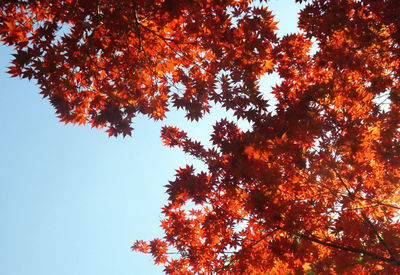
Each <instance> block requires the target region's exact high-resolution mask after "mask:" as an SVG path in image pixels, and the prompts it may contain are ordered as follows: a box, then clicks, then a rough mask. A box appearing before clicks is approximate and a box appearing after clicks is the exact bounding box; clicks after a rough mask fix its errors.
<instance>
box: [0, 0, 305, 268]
mask: <svg viewBox="0 0 400 275" xmlns="http://www.w3.org/2000/svg"><path fill="white" fill-rule="evenodd" d="M271 6H272V8H273V10H274V13H275V14H276V15H277V17H276V18H277V20H278V21H279V23H278V27H279V28H280V32H281V33H287V32H293V31H294V30H295V25H296V19H297V12H298V7H297V6H295V5H294V4H293V2H292V1H278V0H271ZM9 61H10V49H8V48H5V47H4V46H2V47H0V87H1V88H0V131H1V135H0V274H1V275H3V274H4V275H64V274H65V275H110V274H118V275H125V274H126V275H128V274H130V275H131V274H139V275H141V274H143V275H147V274H149V275H151V274H161V273H162V268H161V267H157V266H154V265H153V262H152V259H151V257H150V256H148V255H143V254H138V253H133V252H131V251H130V246H131V245H132V244H133V242H134V241H135V240H137V239H144V240H150V239H152V238H154V237H159V236H161V235H162V231H161V230H160V229H159V221H160V217H161V216H160V211H161V210H160V209H161V207H162V206H163V205H164V203H165V201H166V195H165V194H164V191H165V189H164V187H163V186H164V185H165V184H167V182H168V180H172V179H173V175H174V174H175V169H177V168H178V167H179V166H183V165H185V164H186V163H189V164H191V163H193V164H195V165H200V164H199V163H198V162H197V161H196V160H193V159H191V158H189V157H187V156H185V155H184V154H183V153H181V152H180V151H179V150H174V149H170V148H166V147H163V146H162V143H161V140H160V138H159V135H160V127H161V126H162V125H164V124H169V125H170V124H173V125H178V126H180V127H181V128H182V129H184V130H187V131H188V133H189V134H190V135H191V136H193V137H198V138H200V139H202V140H205V141H207V140H208V139H209V137H208V134H209V133H210V131H211V129H212V124H213V121H214V120H215V119H217V118H219V117H222V116H223V115H224V112H218V111H216V112H212V113H211V115H209V116H208V117H207V118H206V119H205V120H203V121H202V122H201V123H199V124H197V123H188V122H186V121H185V120H184V117H183V115H182V114H180V113H176V112H174V113H171V114H170V117H169V119H168V120H166V121H165V122H160V123H154V122H153V121H149V120H148V119H147V118H143V117H141V118H138V119H136V120H135V122H134V128H135V131H134V133H133V137H132V138H130V137H128V138H125V139H124V138H122V137H118V138H109V137H108V136H107V134H106V133H105V132H104V131H103V130H98V129H90V127H89V126H73V125H70V124H68V125H64V124H63V123H60V122H58V119H57V118H56V116H55V115H54V110H53V108H52V107H51V106H50V104H49V103H48V102H47V100H43V99H42V98H41V96H40V95H39V94H38V93H39V90H38V88H37V87H36V86H35V83H34V82H33V81H32V82H28V81H26V80H21V79H17V78H10V77H9V75H7V74H6V73H5V72H6V70H7V69H6V67H7V66H9ZM263 89H264V90H265V91H266V92H268V89H269V88H268V85H267V82H265V83H264V85H263Z"/></svg>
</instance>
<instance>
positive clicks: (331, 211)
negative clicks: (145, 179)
mask: <svg viewBox="0 0 400 275" xmlns="http://www.w3.org/2000/svg"><path fill="white" fill-rule="evenodd" d="M297 2H306V5H305V7H304V8H303V9H302V10H301V12H300V15H299V28H300V29H301V31H300V32H298V33H295V34H291V35H286V36H284V37H282V38H278V37H277V35H276V26H275V25H276V23H275V22H274V20H273V16H272V14H271V12H270V11H269V10H268V2H267V1H260V3H252V1H248V0H238V1H234V0H230V1H229V0H204V1H186V0H164V1H124V0H122V1H121V0H119V1H117V0H115V1H114V0H110V1H100V0H98V1H81V0H62V1H54V0H43V1H28V0H25V1H24V0H16V1H11V0H10V1H7V0H6V1H2V2H1V3H0V7H1V9H0V10H1V14H0V37H1V39H2V41H3V42H4V43H5V44H6V45H12V46H14V48H15V50H16V53H15V54H14V59H13V65H12V66H11V67H10V73H11V74H12V75H13V76H21V77H27V78H34V79H36V80H37V82H38V84H39V86H40V88H41V93H42V94H43V96H44V97H48V98H49V99H50V101H51V103H52V104H53V105H54V107H55V108H56V110H57V113H58V115H59V116H60V118H61V120H62V121H65V122H72V123H87V122H88V123H90V124H92V125H93V126H95V127H103V126H106V127H107V128H108V129H107V131H108V133H109V134H110V135H118V134H123V135H126V134H130V133H131V130H132V128H131V121H132V119H133V118H134V116H135V115H136V114H137V113H143V114H147V115H149V116H150V117H152V118H154V119H162V118H163V117H164V116H165V112H166V111H167V110H168V106H169V105H171V106H174V107H176V108H183V109H184V110H185V111H186V113H187V118H189V119H196V120H197V119H200V118H201V116H202V115H203V114H204V113H205V112H207V111H208V110H209V108H210V106H211V105H213V104H215V103H221V104H222V106H223V107H224V108H226V109H227V110H232V111H233V112H234V116H235V117H236V118H241V119H244V120H245V121H247V122H249V123H250V125H251V127H250V129H249V130H246V131H244V130H241V129H240V128H239V127H238V125H237V123H236V122H235V121H229V120H228V119H223V120H221V121H219V122H217V123H216V124H215V126H214V131H213V134H212V135H211V141H212V147H206V146H203V145H202V144H201V143H200V142H198V141H194V140H192V139H191V138H190V137H189V135H188V134H187V133H186V132H184V131H182V130H180V129H178V128H177V127H174V126H165V127H164V128H163V129H162V135H161V136H162V139H163V142H164V144H165V145H166V146H171V147H175V146H177V147H180V148H182V150H184V151H185V152H186V153H188V154H190V155H192V156H193V157H195V158H197V159H200V160H201V161H203V162H204V164H205V165H206V167H207V170H206V171H201V172H196V171H195V169H194V168H193V167H192V166H186V167H183V168H180V169H178V170H177V174H176V178H175V180H173V181H170V182H169V184H168V185H167V186H166V187H167V193H168V195H169V199H168V203H167V204H166V206H165V207H164V208H163V211H162V213H163V215H164V218H163V220H162V223H161V226H162V228H163V230H164V232H165V236H164V237H163V238H162V239H154V240H152V241H150V242H144V241H137V242H136V243H135V244H134V245H133V247H132V248H133V249H134V250H136V251H141V252H145V253H151V254H152V255H153V257H154V259H155V263H157V264H163V265H164V266H165V272H166V273H167V274H214V273H215V274H224V273H225V274H276V273H278V274H279V273H285V272H287V273H289V274H291V273H300V274H301V273H307V272H308V274H320V273H323V274H335V273H356V272H359V273H370V272H384V273H386V274H396V273H398V272H400V223H399V209H400V194H399V187H398V185H399V179H400V144H399V140H400V132H399V124H400V83H399V76H400V75H399V74H400V64H399V62H400V61H399V60H400V58H399V57H400V46H399V43H400V18H399V17H398V14H400V4H399V2H398V1H397V0H363V1H357V0H338V1H333V0H313V1H301V0H298V1H297ZM313 41H314V42H313ZM313 45H314V48H315V53H313V52H312V51H311V50H312V47H313ZM272 72H276V73H278V74H279V76H280V77H281V79H282V82H281V83H280V84H277V85H276V86H275V87H274V88H273V95H274V97H275V98H276V100H277V104H276V106H275V108H274V109H273V110H269V109H268V108H267V107H268V100H267V99H266V98H265V97H264V96H263V94H262V93H261V92H260V91H259V89H258V81H259V78H260V76H262V75H264V74H266V73H272Z"/></svg>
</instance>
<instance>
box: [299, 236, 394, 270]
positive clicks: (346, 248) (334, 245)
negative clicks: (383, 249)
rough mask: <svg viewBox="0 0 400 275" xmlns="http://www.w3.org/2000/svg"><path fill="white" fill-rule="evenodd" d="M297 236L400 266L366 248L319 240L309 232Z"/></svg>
mask: <svg viewBox="0 0 400 275" xmlns="http://www.w3.org/2000/svg"><path fill="white" fill-rule="evenodd" d="M297 236H299V237H301V238H303V239H306V240H309V241H311V242H315V243H318V244H321V245H324V246H328V247H332V248H336V249H340V250H343V251H347V252H353V253H357V254H363V255H367V256H369V257H371V258H373V259H375V260H378V261H382V262H386V263H390V264H394V265H397V266H400V262H399V261H397V260H396V259H394V258H386V257H383V256H381V255H378V254H376V253H373V252H369V251H366V250H364V249H361V248H355V247H350V246H343V245H339V244H335V243H331V242H327V241H323V240H320V239H318V238H316V237H314V236H313V235H311V234H310V236H308V235H305V234H303V233H298V234H297Z"/></svg>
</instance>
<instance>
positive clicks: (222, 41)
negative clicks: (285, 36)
mask: <svg viewBox="0 0 400 275" xmlns="http://www.w3.org/2000/svg"><path fill="white" fill-rule="evenodd" d="M0 12H1V13H0V37H1V38H2V41H3V42H4V43H5V44H6V45H10V46H14V47H15V50H16V53H15V54H14V59H13V66H11V67H10V71H9V72H10V73H11V74H12V75H13V76H20V77H27V78H29V79H31V78H34V79H36V80H37V82H38V85H39V86H40V88H41V93H42V94H43V96H44V97H47V98H49V100H50V102H51V103H52V105H53V106H54V107H55V109H56V111H57V114H58V115H59V117H60V118H61V120H62V121H65V122H66V123H67V122H72V123H79V124H82V123H83V124H84V123H86V122H88V123H90V124H91V125H92V126H94V127H103V126H107V127H108V133H109V134H110V135H117V134H120V133H122V134H123V135H127V134H128V135H130V134H131V131H132V128H131V122H132V118H133V117H134V116H135V114H137V113H142V114H146V115H148V116H150V117H151V118H154V119H162V118H164V117H165V112H166V111H167V110H168V104H169V102H170V101H171V102H172V104H173V106H175V107H177V108H183V109H185V110H186V111H187V117H188V118H190V119H192V120H193V119H196V120H197V119H199V118H200V117H201V116H202V115H203V114H204V112H207V111H208V108H209V106H210V101H211V102H215V101H218V100H220V95H219V94H218V92H217V91H216V88H215V87H216V86H217V85H218V83H219V82H220V76H221V74H222V73H223V72H225V71H230V72H231V73H232V74H230V76H229V78H230V79H232V80H233V81H234V82H236V83H238V82H240V81H241V80H243V79H244V76H243V73H244V72H246V73H247V74H249V76H248V77H249V78H255V76H256V75H260V74H263V73H265V71H266V70H267V69H268V66H266V65H267V64H266V61H267V60H269V59H270V57H269V55H270V48H271V43H273V42H274V41H276V40H277V39H276V37H275V34H274V32H273V31H272V29H270V28H264V31H263V30H262V29H260V30H259V29H258V26H260V25H267V26H268V25H269V24H273V21H272V16H271V14H270V13H269V12H266V11H265V10H264V9H258V8H256V7H252V6H251V5H249V3H248V1H233V0H221V1H212V0H208V1H188V0H165V1H154V0H153V1H137V0H110V1H102V0H97V1H81V0H62V1H54V0H42V1H25V0H17V1H14V0H13V1H9V0H5V1H1V4H0ZM255 53H256V54H255ZM244 60H245V62H244ZM224 79H225V78H224ZM242 86H243V85H242ZM230 92H232V91H230ZM242 93H243V92H242Z"/></svg>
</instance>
